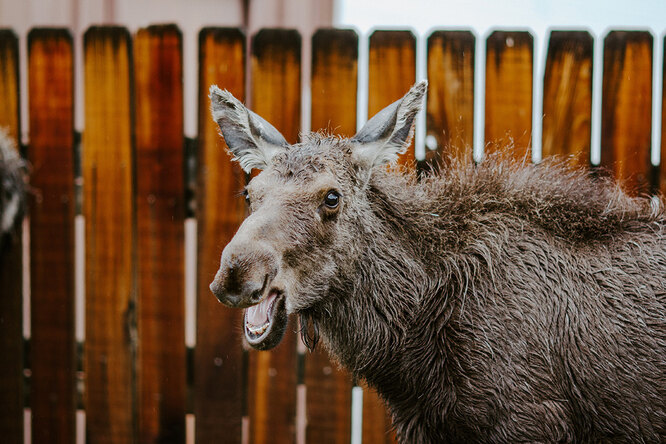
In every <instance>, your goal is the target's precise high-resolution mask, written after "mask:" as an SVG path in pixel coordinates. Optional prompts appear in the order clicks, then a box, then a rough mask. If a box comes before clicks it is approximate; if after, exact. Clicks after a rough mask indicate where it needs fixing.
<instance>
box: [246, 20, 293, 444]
mask: <svg viewBox="0 0 666 444" xmlns="http://www.w3.org/2000/svg"><path fill="white" fill-rule="evenodd" d="M251 108H252V110H253V111H254V112H256V113H257V114H259V115H260V116H262V117H264V118H265V119H266V120H268V121H269V122H270V123H272V124H273V125H274V126H275V128H277V129H278V131H280V132H281V133H282V134H283V135H284V137H285V138H286V139H287V141H288V142H289V143H295V142H297V140H298V133H299V131H300V123H301V37H300V35H299V34H298V32H297V31H294V30H284V29H263V30H261V31H259V32H258V33H257V34H256V35H255V36H254V37H253V39H252V106H251ZM295 321H296V320H295V319H291V320H290V323H289V325H288V326H287V332H286V334H285V336H284V338H283V339H282V343H281V344H280V345H279V346H278V347H277V348H276V349H274V350H273V351H271V352H268V353H267V352H257V351H251V352H250V363H249V393H248V395H249V399H248V401H249V402H248V407H249V414H250V428H251V433H250V440H251V442H254V443H269V442H270V443H283V442H284V443H291V442H293V441H294V439H295V431H296V429H295V418H296V382H297V381H296V369H297V356H296V335H295V334H294V330H296V327H295V324H296V322H295Z"/></svg>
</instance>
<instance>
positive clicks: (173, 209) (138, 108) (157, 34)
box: [134, 25, 186, 443]
mask: <svg viewBox="0 0 666 444" xmlns="http://www.w3.org/2000/svg"><path fill="white" fill-rule="evenodd" d="M182 65H183V62H182V35H181V33H180V31H179V30H178V28H177V27H176V26H175V25H165V26H150V27H148V28H145V29H141V30H139V31H138V33H137V34H136V36H135V38H134V79H135V83H134V84H135V94H134V97H135V101H134V103H135V108H134V109H135V113H136V121H135V137H136V207H137V222H136V223H137V247H138V248H137V267H138V268H137V284H138V293H137V329H138V330H137V331H138V349H137V363H136V365H137V405H138V414H139V416H138V421H139V422H138V427H139V442H170V443H179V442H184V440H185V383H186V381H185V304H184V289H185V287H184V285H185V276H184V270H185V267H184V249H183V248H184V242H185V239H184V236H185V233H184V222H185V208H184V200H185V196H184V191H185V190H184V187H185V182H184V177H183V175H184V165H183V66H182Z"/></svg>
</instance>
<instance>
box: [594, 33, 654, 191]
mask: <svg viewBox="0 0 666 444" xmlns="http://www.w3.org/2000/svg"><path fill="white" fill-rule="evenodd" d="M602 90H603V92H602V109H601V166H602V167H604V168H605V169H607V170H608V171H612V172H613V173H614V176H615V178H616V179H618V180H620V181H621V182H622V183H623V184H624V185H625V186H626V188H627V190H628V191H630V192H632V193H636V192H648V191H649V188H650V183H649V182H650V171H651V169H652V166H651V161H650V148H651V146H652V143H651V137H652V133H651V132H652V35H651V34H650V33H649V32H647V31H646V32H641V31H612V32H610V33H609V34H608V35H607V36H606V39H605V40H604V80H603V87H602Z"/></svg>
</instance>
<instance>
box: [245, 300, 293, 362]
mask: <svg viewBox="0 0 666 444" xmlns="http://www.w3.org/2000/svg"><path fill="white" fill-rule="evenodd" d="M287 319H288V317H287V310H286V308H285V298H284V295H283V294H282V293H280V292H279V291H277V290H271V291H270V292H269V293H268V296H266V297H265V298H264V299H263V300H262V301H261V302H259V303H258V304H257V305H253V306H252V307H249V308H247V309H245V328H244V330H245V338H246V339H247V342H248V343H249V344H250V346H252V347H253V348H256V349H259V350H268V349H271V348H273V347H275V346H276V345H278V344H279V343H280V341H281V340H282V336H283V335H284V332H285V330H286V328H287Z"/></svg>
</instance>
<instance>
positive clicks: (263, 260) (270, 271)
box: [210, 246, 277, 308]
mask: <svg viewBox="0 0 666 444" xmlns="http://www.w3.org/2000/svg"><path fill="white" fill-rule="evenodd" d="M228 247H229V246H228ZM275 264H276V261H275V259H274V255H273V254H270V253H269V252H268V251H257V249H252V250H250V251H247V252H242V253H240V254H239V253H235V252H233V251H232V252H229V251H227V249H226V248H225V251H224V252H223V253H222V260H221V264H220V269H219V270H218V271H217V274H216V275H215V279H214V280H213V282H212V283H211V284H210V290H211V291H212V292H213V294H214V295H215V297H217V299H218V300H219V301H220V302H222V303H223V304H225V305H227V306H229V307H235V308H245V307H250V306H252V305H255V304H257V303H259V301H261V298H262V296H263V294H264V293H265V292H266V290H267V287H268V286H269V285H270V283H271V281H272V280H273V278H274V277H275V275H276V274H277V267H276V265H275Z"/></svg>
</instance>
